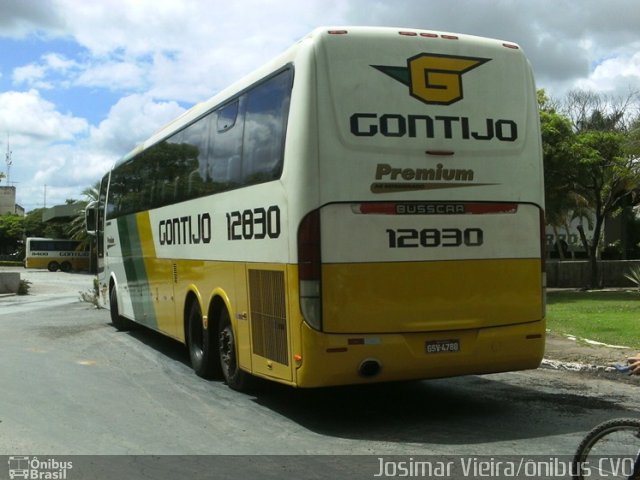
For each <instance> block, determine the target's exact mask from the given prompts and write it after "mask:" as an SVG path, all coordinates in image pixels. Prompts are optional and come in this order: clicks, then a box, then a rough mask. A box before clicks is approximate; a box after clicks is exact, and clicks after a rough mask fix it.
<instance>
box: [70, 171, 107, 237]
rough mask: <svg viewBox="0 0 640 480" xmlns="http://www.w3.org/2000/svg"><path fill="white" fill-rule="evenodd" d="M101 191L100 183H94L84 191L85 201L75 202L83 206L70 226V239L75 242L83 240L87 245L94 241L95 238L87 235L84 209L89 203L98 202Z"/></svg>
mask: <svg viewBox="0 0 640 480" xmlns="http://www.w3.org/2000/svg"><path fill="white" fill-rule="evenodd" d="M99 191H100V181H98V182H96V183H94V184H93V185H92V186H90V187H87V188H85V189H84V190H83V191H82V196H83V197H84V200H80V201H77V200H74V201H73V202H74V203H76V204H78V205H82V208H81V209H79V210H78V214H77V215H76V216H75V217H74V218H73V220H72V221H71V223H70V224H69V230H68V234H69V238H73V239H74V240H82V241H83V243H84V244H87V243H89V242H90V241H91V240H92V238H93V237H91V236H90V235H87V231H86V227H85V224H84V209H85V207H86V206H87V205H88V204H89V203H91V202H94V201H97V200H98V195H99Z"/></svg>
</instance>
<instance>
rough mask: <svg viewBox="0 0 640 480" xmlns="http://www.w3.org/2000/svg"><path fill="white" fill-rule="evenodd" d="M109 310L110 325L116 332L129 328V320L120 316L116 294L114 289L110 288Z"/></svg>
mask: <svg viewBox="0 0 640 480" xmlns="http://www.w3.org/2000/svg"><path fill="white" fill-rule="evenodd" d="M109 310H110V313H111V324H112V325H113V326H114V327H116V330H119V331H124V330H129V329H130V328H131V323H130V322H129V320H127V319H126V318H124V317H123V316H121V315H120V310H118V292H117V291H116V287H115V286H114V287H112V288H111V291H110V292H109Z"/></svg>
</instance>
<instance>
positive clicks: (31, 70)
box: [13, 63, 52, 89]
mask: <svg viewBox="0 0 640 480" xmlns="http://www.w3.org/2000/svg"><path fill="white" fill-rule="evenodd" d="M46 73H47V71H46V68H45V67H43V66H42V65H36V64H33V63H32V64H29V65H25V66H23V67H18V68H16V69H15V70H14V71H13V82H14V83H15V84H18V85H20V84H26V85H27V86H29V87H35V88H40V89H45V88H46V89H49V88H52V85H51V84H50V83H49V82H46V81H44V78H45V76H46Z"/></svg>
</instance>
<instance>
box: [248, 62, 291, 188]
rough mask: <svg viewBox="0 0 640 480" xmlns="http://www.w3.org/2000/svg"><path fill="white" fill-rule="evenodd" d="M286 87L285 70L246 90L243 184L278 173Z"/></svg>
mask: <svg viewBox="0 0 640 480" xmlns="http://www.w3.org/2000/svg"><path fill="white" fill-rule="evenodd" d="M290 91H291V72H290V71H289V70H287V71H285V72H282V73H281V74H279V75H277V76H275V77H273V78H272V79H270V80H268V81H266V82H264V83H263V84H261V85H259V86H257V87H256V88H254V89H253V90H251V91H250V92H249V93H248V94H247V99H246V113H245V127H244V143H243V145H244V148H243V157H242V167H243V169H242V177H243V178H242V180H243V183H244V184H245V185H249V184H253V183H261V182H267V181H269V180H275V179H277V178H279V177H280V173H281V172H282V156H283V147H284V133H285V125H286V118H287V115H288V112H289V98H290Z"/></svg>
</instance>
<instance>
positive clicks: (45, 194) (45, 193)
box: [44, 183, 47, 208]
mask: <svg viewBox="0 0 640 480" xmlns="http://www.w3.org/2000/svg"><path fill="white" fill-rule="evenodd" d="M44 208H47V184H46V183H45V184H44Z"/></svg>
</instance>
